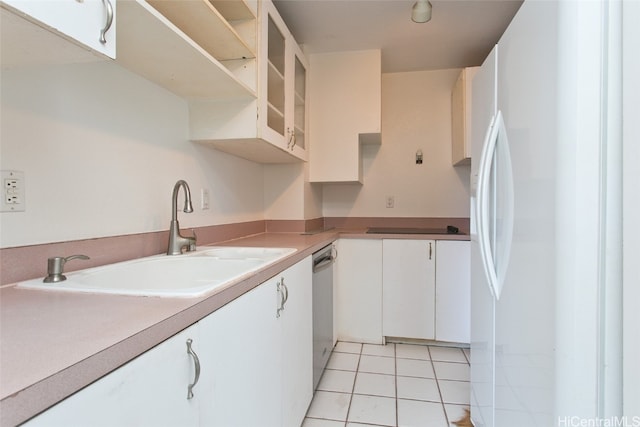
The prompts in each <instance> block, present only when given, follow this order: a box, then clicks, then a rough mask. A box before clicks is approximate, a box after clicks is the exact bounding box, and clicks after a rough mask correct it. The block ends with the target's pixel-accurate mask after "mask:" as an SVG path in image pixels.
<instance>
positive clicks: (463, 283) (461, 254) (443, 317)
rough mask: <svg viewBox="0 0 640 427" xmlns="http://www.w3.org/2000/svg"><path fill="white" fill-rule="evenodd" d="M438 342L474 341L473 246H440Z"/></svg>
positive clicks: (443, 242) (439, 243) (451, 242)
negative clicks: (472, 322) (472, 314)
mask: <svg viewBox="0 0 640 427" xmlns="http://www.w3.org/2000/svg"><path fill="white" fill-rule="evenodd" d="M436 246H437V252H438V258H437V259H436V284H437V286H436V340H438V341H447V342H456V343H464V344H469V343H470V342H471V336H470V335H471V333H470V329H471V243H470V242H469V241H462V240H459V241H455V240H438V241H437V243H436Z"/></svg>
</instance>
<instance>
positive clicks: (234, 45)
mask: <svg viewBox="0 0 640 427" xmlns="http://www.w3.org/2000/svg"><path fill="white" fill-rule="evenodd" d="M218 3H232V4H236V3H242V4H244V3H243V2H236V1H226V2H218ZM149 4H150V5H151V6H153V7H154V8H155V9H156V10H158V11H159V12H160V13H161V14H162V15H164V16H165V17H166V18H167V19H168V20H169V21H171V22H172V23H173V24H174V25H175V26H176V27H178V28H180V29H181V30H182V31H183V32H184V33H185V34H188V35H189V37H190V38H191V39H192V40H193V41H195V42H196V43H197V44H198V45H200V47H202V48H203V49H204V50H206V51H207V52H209V54H211V56H213V57H214V58H216V59H217V60H219V61H226V60H229V59H247V58H255V56H256V52H255V50H256V48H255V42H254V45H253V46H250V45H248V44H247V43H245V41H244V40H243V39H242V37H241V36H240V35H239V34H238V33H237V32H236V30H235V29H234V27H233V26H231V24H230V23H229V21H228V20H227V19H226V18H225V17H224V16H223V15H222V14H221V13H220V12H219V11H218V10H217V9H216V8H215V7H214V6H213V5H212V3H211V2H209V1H208V0H187V1H184V0H150V1H149ZM236 8H237V7H236ZM247 10H248V9H247ZM249 12H250V11H249ZM254 20H255V17H254ZM254 25H255V24H254Z"/></svg>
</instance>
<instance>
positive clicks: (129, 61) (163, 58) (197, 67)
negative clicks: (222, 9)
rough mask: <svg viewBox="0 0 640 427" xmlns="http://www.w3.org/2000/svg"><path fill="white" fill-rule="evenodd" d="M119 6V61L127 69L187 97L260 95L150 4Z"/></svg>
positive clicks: (137, 1)
mask: <svg viewBox="0 0 640 427" xmlns="http://www.w3.org/2000/svg"><path fill="white" fill-rule="evenodd" d="M167 3H173V2H167ZM181 3H185V4H186V3H189V4H190V3H197V2H192V1H186V2H181ZM117 7H118V19H117V32H116V35H117V38H118V45H117V46H118V50H117V55H116V62H118V63H119V64H120V65H122V66H123V67H125V68H127V69H129V70H131V71H133V72H135V73H137V74H139V75H141V76H142V77H144V78H146V79H147V80H150V81H152V82H154V83H156V84H158V85H160V86H162V87H164V88H166V89H167V90H169V91H171V92H173V93H175V94H176V95H178V96H180V97H183V98H186V99H207V98H215V99H230V98H243V97H255V96H256V94H255V91H254V90H253V89H251V88H249V87H248V86H247V85H245V84H244V83H242V82H241V81H240V80H238V79H237V78H236V77H235V76H234V75H233V74H232V73H231V72H230V71H229V70H228V69H227V68H226V67H225V66H224V65H223V64H221V63H220V61H219V60H218V59H216V58H215V57H213V56H212V55H211V54H210V53H209V52H207V51H206V50H204V49H203V48H202V47H201V46H200V45H199V44H198V43H196V42H195V41H193V40H192V39H191V38H190V37H188V36H187V35H186V34H185V33H184V32H183V31H182V30H180V29H179V28H178V27H176V26H175V25H174V24H173V23H172V22H171V21H169V20H168V19H167V18H166V17H165V16H164V15H162V14H161V13H160V12H158V11H157V10H156V9H155V8H153V7H152V6H151V5H150V4H148V3H147V2H145V1H143V0H133V1H132V0H119V1H118V6H117Z"/></svg>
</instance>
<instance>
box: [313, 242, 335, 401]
mask: <svg viewBox="0 0 640 427" xmlns="http://www.w3.org/2000/svg"><path fill="white" fill-rule="evenodd" d="M334 254H337V253H336V252H335V248H334V246H333V245H328V246H325V247H324V248H322V249H321V250H319V251H317V252H315V253H314V254H313V389H314V390H315V389H316V387H318V382H319V381H320V377H321V376H322V371H323V370H324V367H325V366H326V365H327V361H328V360H329V356H330V355H331V350H333V262H334V260H335V258H336V257H335V255H334Z"/></svg>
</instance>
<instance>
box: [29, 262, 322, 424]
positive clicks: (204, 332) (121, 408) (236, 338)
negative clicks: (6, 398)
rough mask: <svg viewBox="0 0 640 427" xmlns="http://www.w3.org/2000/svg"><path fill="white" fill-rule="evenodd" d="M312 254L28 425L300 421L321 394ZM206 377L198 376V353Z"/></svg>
mask: <svg viewBox="0 0 640 427" xmlns="http://www.w3.org/2000/svg"><path fill="white" fill-rule="evenodd" d="M311 274H312V273H311V257H307V258H306V259H304V260H302V261H301V262H299V263H297V264H296V265H294V266H292V267H290V268H289V269H287V270H285V271H283V272H282V273H280V274H278V275H277V276H275V277H274V278H272V279H270V280H268V281H266V282H265V283H263V284H261V285H260V286H258V287H256V288H254V289H253V290H251V291H249V292H248V293H246V294H244V295H242V296H241V297H239V298H237V299H236V300H234V301H232V302H230V303H229V304H227V305H225V306H224V307H221V308H220V309H218V310H217V311H215V312H214V313H212V314H210V315H209V316H207V317H206V318H204V319H202V320H201V321H200V322H198V323H196V324H194V325H192V326H190V327H189V328H187V329H185V330H183V331H182V332H180V333H178V334H177V335H175V336H173V337H172V338H170V339H168V340H166V341H164V342H163V343H161V344H159V345H158V346H156V347H154V348H153V349H151V350H149V351H148V352H146V353H144V354H142V355H140V356H139V357H137V358H136V359H134V360H132V361H131V362H129V363H127V364H126V365H124V366H122V367H120V368H118V369H117V370H115V371H113V372H112V373H110V374H109V375H107V376H105V377H103V378H101V379H100V380H98V381H96V382H94V383H93V384H90V385H89V386H87V387H85V388H84V389H82V390H80V391H79V392H77V393H76V394H74V395H72V396H70V397H68V398H67V399H65V400H63V401H62V402H60V403H58V404H57V405H55V406H53V407H52V408H50V409H48V410H47V411H45V412H43V413H42V414H40V415H38V416H36V417H34V418H32V419H31V420H29V421H28V422H27V423H26V424H25V425H27V426H30V427H33V426H46V427H51V426H64V427H73V426H88V425H91V426H96V427H100V426H104V427H113V426H119V427H121V426H136V427H145V426H149V427H151V426H153V427H157V426H167V427H175V426H181V427H189V426H207V427H208V426H224V427H230V426H261V427H263V426H264V427H269V426H276V427H281V426H293V425H300V424H302V421H303V419H304V416H305V413H306V411H307V408H308V406H309V403H310V402H311V399H312V395H313V378H312V375H313V356H312V351H313V328H312V310H311V307H312V306H311V298H312V286H311V280H312V279H311ZM188 340H189V342H190V345H191V348H192V349H193V351H194V353H195V355H196V357H197V358H198V362H199V367H200V377H199V379H198V382H197V383H196V384H195V385H194V386H193V388H192V392H193V397H192V398H190V399H188V398H187V391H188V386H189V385H190V384H193V383H194V382H195V377H196V363H195V358H194V357H193V356H192V355H191V354H189V353H188V352H187V341H188Z"/></svg>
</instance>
